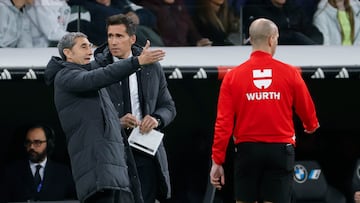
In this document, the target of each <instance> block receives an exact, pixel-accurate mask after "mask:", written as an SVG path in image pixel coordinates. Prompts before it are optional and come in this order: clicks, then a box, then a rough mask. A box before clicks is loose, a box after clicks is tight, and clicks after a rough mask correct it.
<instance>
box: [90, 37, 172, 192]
mask: <svg viewBox="0 0 360 203" xmlns="http://www.w3.org/2000/svg"><path fill="white" fill-rule="evenodd" d="M141 51H142V48H141V47H139V46H137V45H133V46H132V54H133V56H138V55H139V54H140V53H141ZM95 61H96V62H97V64H98V66H106V65H108V64H111V63H113V58H112V55H111V53H110V51H109V49H108V48H107V45H106V44H105V45H103V46H102V47H99V48H98V49H97V50H96V51H95ZM137 76H138V77H137V78H138V85H139V100H140V107H141V112H142V114H143V116H145V115H151V116H153V117H155V118H159V119H160V120H161V125H160V127H159V130H161V129H163V128H164V127H166V126H168V125H169V124H170V123H171V122H172V121H173V120H174V119H175V116H176V108H175V102H174V101H173V99H172V96H171V94H170V92H169V90H168V88H167V82H166V78H165V74H164V72H163V70H162V67H161V66H160V64H159V63H153V64H149V65H146V67H145V68H143V69H141V70H139V71H138V72H137ZM121 89H122V87H121V86H120V85H119V83H117V84H113V85H111V86H109V87H108V88H107V90H108V91H109V94H110V97H111V99H112V101H113V103H114V106H115V107H116V109H117V111H118V116H119V118H121V117H122V116H124V115H125V114H126V113H127V112H124V111H123V109H124V107H123V106H122V105H124V103H125V102H124V95H122V93H121ZM119 93H120V94H119ZM155 156H156V159H157V161H158V164H159V166H160V171H159V174H161V177H160V178H161V180H160V188H159V191H160V193H159V195H158V196H159V198H170V195H171V187H170V176H169V169H168V162H167V155H166V151H165V147H164V145H163V143H161V145H160V146H159V149H158V151H157V153H156V155H155Z"/></svg>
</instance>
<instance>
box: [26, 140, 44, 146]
mask: <svg viewBox="0 0 360 203" xmlns="http://www.w3.org/2000/svg"><path fill="white" fill-rule="evenodd" d="M44 142H46V140H33V141H31V140H26V141H25V142H24V146H25V147H31V145H34V147H40V146H41V145H42V143H44Z"/></svg>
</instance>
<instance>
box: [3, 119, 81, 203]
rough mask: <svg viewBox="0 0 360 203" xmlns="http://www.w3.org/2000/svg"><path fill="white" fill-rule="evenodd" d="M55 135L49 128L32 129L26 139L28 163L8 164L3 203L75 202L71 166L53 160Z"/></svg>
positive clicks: (20, 161)
mask: <svg viewBox="0 0 360 203" xmlns="http://www.w3.org/2000/svg"><path fill="white" fill-rule="evenodd" d="M54 138H55V134H54V131H53V129H52V128H50V127H48V126H46V125H34V126H32V127H30V128H29V129H28V130H27V132H26V136H25V141H24V146H25V150H26V154H27V159H26V160H19V161H15V162H13V163H11V164H9V165H8V166H7V167H6V169H5V173H4V174H3V175H4V177H3V178H2V179H1V180H4V181H1V182H2V184H1V187H2V188H0V192H1V193H4V194H0V202H14V201H15V202H20V201H61V200H76V191H75V186H74V181H73V179H72V175H71V171H70V167H68V166H66V165H64V164H60V163H57V162H54V161H52V160H50V158H49V155H50V154H51V152H52V150H53V148H54V144H55V143H54V141H55V139H54Z"/></svg>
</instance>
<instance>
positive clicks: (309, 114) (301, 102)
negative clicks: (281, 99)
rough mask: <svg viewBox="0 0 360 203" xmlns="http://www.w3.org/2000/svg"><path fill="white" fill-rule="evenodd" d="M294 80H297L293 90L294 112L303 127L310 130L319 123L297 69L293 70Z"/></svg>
mask: <svg viewBox="0 0 360 203" xmlns="http://www.w3.org/2000/svg"><path fill="white" fill-rule="evenodd" d="M295 81H297V82H296V83H295V84H296V86H295V91H294V92H295V97H294V106H295V112H296V114H297V115H298V116H299V117H300V119H301V121H302V123H303V126H304V128H305V129H306V130H308V131H312V130H314V129H316V128H317V127H318V125H319V121H318V119H317V116H316V110H315V105H314V102H313V100H312V98H311V95H310V92H309V90H308V88H307V86H306V84H305V82H304V80H303V79H302V77H301V75H300V73H299V72H298V71H296V72H295Z"/></svg>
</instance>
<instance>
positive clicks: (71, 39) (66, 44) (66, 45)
mask: <svg viewBox="0 0 360 203" xmlns="http://www.w3.org/2000/svg"><path fill="white" fill-rule="evenodd" d="M79 37H84V38H87V36H86V35H85V34H84V33H82V32H70V33H68V34H66V35H64V36H63V37H62V38H61V40H60V41H59V43H58V45H57V48H58V50H59V54H60V56H61V58H62V59H63V60H64V61H66V56H65V54H64V49H71V48H72V47H73V46H74V45H75V39H76V38H79Z"/></svg>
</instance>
